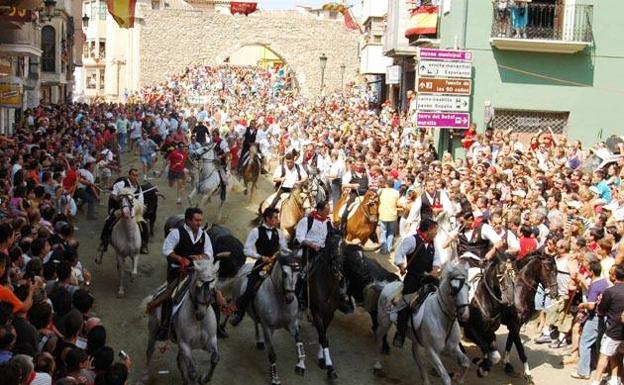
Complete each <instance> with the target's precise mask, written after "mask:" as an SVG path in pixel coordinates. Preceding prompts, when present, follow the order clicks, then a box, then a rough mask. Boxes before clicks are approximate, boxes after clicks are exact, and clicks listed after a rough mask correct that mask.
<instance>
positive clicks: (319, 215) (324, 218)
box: [310, 210, 327, 222]
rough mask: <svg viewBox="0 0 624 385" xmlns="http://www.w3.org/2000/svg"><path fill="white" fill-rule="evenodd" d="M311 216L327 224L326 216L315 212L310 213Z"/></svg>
mask: <svg viewBox="0 0 624 385" xmlns="http://www.w3.org/2000/svg"><path fill="white" fill-rule="evenodd" d="M310 215H311V216H312V218H314V219H316V220H317V221H321V222H325V220H326V219H327V216H326V215H321V214H320V213H319V212H318V211H316V210H314V211H312V212H311V213H310Z"/></svg>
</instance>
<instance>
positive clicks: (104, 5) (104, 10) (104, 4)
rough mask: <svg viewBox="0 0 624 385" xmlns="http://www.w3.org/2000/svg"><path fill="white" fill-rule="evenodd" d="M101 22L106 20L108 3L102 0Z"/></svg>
mask: <svg viewBox="0 0 624 385" xmlns="http://www.w3.org/2000/svg"><path fill="white" fill-rule="evenodd" d="M99 15H100V20H106V2H104V1H102V0H100V12H99Z"/></svg>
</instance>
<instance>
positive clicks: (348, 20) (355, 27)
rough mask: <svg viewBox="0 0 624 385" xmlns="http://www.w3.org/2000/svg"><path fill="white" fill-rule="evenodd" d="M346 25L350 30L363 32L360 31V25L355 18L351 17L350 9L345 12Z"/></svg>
mask: <svg viewBox="0 0 624 385" xmlns="http://www.w3.org/2000/svg"><path fill="white" fill-rule="evenodd" d="M344 23H345V26H346V27H347V28H348V29H352V30H354V31H358V32H362V30H361V29H360V25H359V24H358V22H357V21H355V19H353V16H352V15H351V11H350V10H349V9H346V10H345V12H344Z"/></svg>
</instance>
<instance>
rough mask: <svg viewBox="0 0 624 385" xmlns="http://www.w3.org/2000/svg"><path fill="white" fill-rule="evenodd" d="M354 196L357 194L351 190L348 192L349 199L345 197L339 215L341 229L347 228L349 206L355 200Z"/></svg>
mask: <svg viewBox="0 0 624 385" xmlns="http://www.w3.org/2000/svg"><path fill="white" fill-rule="evenodd" d="M355 198H357V194H356V193H353V192H352V193H351V194H349V199H347V202H346V203H345V206H344V211H343V212H342V216H341V217H340V228H341V229H343V230H346V229H347V218H348V217H349V206H351V205H352V204H353V202H354V201H355Z"/></svg>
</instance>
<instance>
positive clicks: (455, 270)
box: [442, 263, 468, 280]
mask: <svg viewBox="0 0 624 385" xmlns="http://www.w3.org/2000/svg"><path fill="white" fill-rule="evenodd" d="M460 276H463V277H468V271H467V270H466V268H465V267H464V266H463V265H462V264H452V263H449V264H447V265H446V266H445V267H444V270H443V271H442V279H443V280H445V279H446V280H449V279H453V278H456V277H460Z"/></svg>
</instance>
